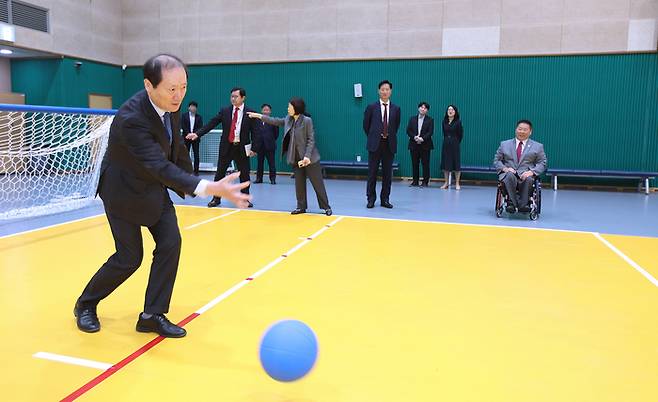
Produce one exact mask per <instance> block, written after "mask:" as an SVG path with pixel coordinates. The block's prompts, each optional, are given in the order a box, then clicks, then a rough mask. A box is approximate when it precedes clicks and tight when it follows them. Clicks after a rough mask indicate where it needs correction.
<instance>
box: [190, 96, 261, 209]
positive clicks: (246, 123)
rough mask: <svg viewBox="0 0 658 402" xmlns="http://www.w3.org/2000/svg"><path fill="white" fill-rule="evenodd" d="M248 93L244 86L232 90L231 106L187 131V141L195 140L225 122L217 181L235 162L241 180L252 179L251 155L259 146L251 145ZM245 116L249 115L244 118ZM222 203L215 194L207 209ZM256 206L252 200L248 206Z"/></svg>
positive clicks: (245, 190)
mask: <svg viewBox="0 0 658 402" xmlns="http://www.w3.org/2000/svg"><path fill="white" fill-rule="evenodd" d="M246 96H247V92H246V91H245V90H244V88H239V87H236V88H233V89H231V106H228V107H225V108H222V109H221V110H220V111H219V113H217V116H215V117H213V118H212V119H211V120H210V121H209V122H208V123H207V124H206V125H205V126H203V127H201V128H200V129H199V131H197V132H196V133H191V134H188V135H187V136H186V137H185V139H186V140H192V141H194V140H196V139H197V138H201V137H202V136H204V135H205V134H206V133H208V132H209V131H210V130H212V129H213V128H215V127H217V126H218V125H220V124H221V125H222V138H221V139H220V141H219V160H218V161H217V172H216V173H215V181H217V180H219V179H221V178H222V177H224V176H225V175H226V170H227V169H228V166H229V165H230V164H231V161H235V164H236V165H237V167H238V170H239V171H240V181H241V182H248V181H249V169H250V167H249V157H251V156H254V155H256V152H258V148H257V146H256V147H253V149H252V146H251V138H252V137H253V136H254V125H255V123H254V120H253V119H250V118H249V117H248V116H247V112H253V110H251V109H249V108H247V106H246V105H245V104H244V100H245V98H246ZM245 116H246V117H245ZM242 192H243V193H245V194H249V186H247V187H245V188H244V189H243V190H242ZM221 203H222V198H221V197H213V199H212V200H211V201H210V202H209V203H208V208H213V207H216V206H217V205H219V204H221ZM253 206H254V205H253V204H252V203H251V202H249V207H250V208H251V207H253Z"/></svg>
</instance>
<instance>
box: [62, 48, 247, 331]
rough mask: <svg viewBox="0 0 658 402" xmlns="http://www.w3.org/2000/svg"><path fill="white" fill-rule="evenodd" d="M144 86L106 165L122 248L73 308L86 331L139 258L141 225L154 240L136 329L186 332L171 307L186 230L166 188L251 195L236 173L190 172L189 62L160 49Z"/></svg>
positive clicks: (118, 125) (117, 131)
mask: <svg viewBox="0 0 658 402" xmlns="http://www.w3.org/2000/svg"><path fill="white" fill-rule="evenodd" d="M144 87H145V90H142V91H140V92H138V93H137V94H135V95H133V96H132V97H131V98H130V99H128V100H127V101H126V102H125V103H124V104H123V105H122V106H121V107H120V108H119V110H118V112H117V114H116V116H115V117H114V120H113V122H112V125H111V127H110V134H109V139H108V145H107V151H106V152H105V156H104V157H103V162H102V165H101V173H100V181H99V184H98V193H99V195H100V197H101V199H102V200H103V206H104V207H105V214H106V215H107V220H108V222H109V224H110V228H111V229H112V236H113V237H114V243H115V245H116V252H115V253H114V254H113V255H112V256H111V257H110V258H109V259H108V260H107V262H105V264H103V266H102V267H101V268H100V269H99V270H98V272H96V274H95V275H94V276H93V277H92V278H91V280H90V281H89V283H88V284H87V286H86V287H85V289H84V291H83V292H82V295H80V297H79V298H78V300H77V302H76V304H75V308H74V310H73V313H74V315H75V317H76V321H77V325H78V328H79V329H80V330H81V331H84V332H97V331H99V330H100V321H99V320H98V316H97V312H96V306H97V305H98V303H99V302H100V301H101V300H103V299H104V298H105V297H107V296H109V295H110V293H112V292H113V291H114V290H115V289H116V288H117V287H118V286H119V285H121V284H122V283H123V282H124V281H125V280H126V279H128V278H129V277H130V276H131V275H132V274H133V273H134V272H135V271H136V270H137V268H138V267H139V266H140V265H141V263H142V257H143V243H142V231H141V227H142V226H145V227H147V228H148V230H149V231H150V232H151V235H152V236H153V240H154V241H155V251H154V252H153V262H152V264H151V273H150V274H149V280H148V286H147V288H146V297H145V302H144V311H143V312H142V313H141V314H140V315H139V317H138V320H137V326H136V329H137V331H139V332H156V333H158V334H159V335H161V336H164V337H171V338H180V337H183V336H185V334H186V332H185V330H184V329H183V328H181V327H179V326H177V325H174V324H172V323H171V322H170V321H169V320H168V319H167V317H165V313H167V312H168V311H169V302H170V300H171V295H172V292H173V288H174V281H175V279H176V272H177V270H178V261H179V258H180V251H181V235H180V230H179V228H178V223H177V219H176V211H175V210H174V206H173V204H172V202H171V199H170V198H169V192H168V190H167V189H168V188H169V189H172V190H174V191H175V192H176V193H177V194H178V195H180V196H181V197H184V195H185V194H194V195H199V196H206V195H213V196H223V197H226V198H228V199H230V200H231V201H233V202H234V203H236V205H237V206H238V207H245V206H246V205H247V203H248V202H249V196H247V195H244V194H241V193H240V191H239V190H240V189H242V188H244V187H246V186H247V185H248V184H249V183H241V184H232V183H231V181H232V180H235V179H237V176H238V175H237V174H234V175H232V176H229V177H226V178H225V179H223V180H221V181H219V182H209V181H208V180H201V179H199V178H198V177H195V176H193V175H192V174H191V171H192V163H191V161H190V157H189V154H188V153H187V152H185V148H184V147H183V146H184V144H183V140H182V137H181V136H180V135H178V132H179V127H180V125H179V123H180V113H179V111H178V110H179V108H180V104H181V102H182V101H183V98H184V97H185V91H186V89H187V69H186V67H185V64H184V63H183V62H182V61H181V60H180V59H178V58H177V57H175V56H171V55H166V54H160V55H157V56H154V57H152V58H150V59H149V60H148V61H147V62H146V63H145V64H144Z"/></svg>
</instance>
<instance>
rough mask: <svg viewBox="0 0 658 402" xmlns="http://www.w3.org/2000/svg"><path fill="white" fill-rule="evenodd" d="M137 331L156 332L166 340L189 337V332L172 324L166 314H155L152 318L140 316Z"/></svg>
mask: <svg viewBox="0 0 658 402" xmlns="http://www.w3.org/2000/svg"><path fill="white" fill-rule="evenodd" d="M136 329H137V332H155V333H157V334H158V335H161V336H164V337H165V338H182V337H184V336H185V335H187V331H185V330H184V329H183V328H181V327H179V326H178V325H176V324H172V323H171V321H169V320H168V319H167V317H165V315H164V314H153V315H152V316H151V317H150V318H143V317H142V315H141V314H140V315H139V318H138V319H137V326H136Z"/></svg>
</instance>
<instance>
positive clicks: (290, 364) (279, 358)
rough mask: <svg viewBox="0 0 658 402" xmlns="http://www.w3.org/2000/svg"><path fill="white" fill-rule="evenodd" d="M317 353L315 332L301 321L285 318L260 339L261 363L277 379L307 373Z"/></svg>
mask: <svg viewBox="0 0 658 402" xmlns="http://www.w3.org/2000/svg"><path fill="white" fill-rule="evenodd" d="M317 357H318V341H317V338H316V337H315V333H313V330H312V329H311V328H309V327H308V325H306V324H304V323H303V322H301V321H297V320H284V321H279V322H277V323H275V324H273V325H272V326H271V327H269V328H268V329H267V331H265V334H264V335H263V339H262V340H261V342H260V363H261V365H262V366H263V369H265V372H267V374H268V375H269V376H270V377H272V378H273V379H275V380H277V381H283V382H290V381H295V380H298V379H300V378H302V377H304V376H305V375H306V374H307V373H308V372H309V371H311V369H312V368H313V365H314V364H315V360H316V358H317Z"/></svg>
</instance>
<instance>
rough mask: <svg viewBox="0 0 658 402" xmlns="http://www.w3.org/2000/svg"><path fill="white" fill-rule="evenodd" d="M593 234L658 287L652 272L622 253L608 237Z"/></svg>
mask: <svg viewBox="0 0 658 402" xmlns="http://www.w3.org/2000/svg"><path fill="white" fill-rule="evenodd" d="M592 234H593V235H594V237H596V238H597V239H599V240H601V242H602V243H603V244H605V245H606V246H608V248H609V249H610V250H612V251H614V252H615V254H617V255H618V256H620V257H621V259H622V260H624V261H626V262H627V263H628V265H630V266H631V267H633V268H634V269H635V270H636V271H637V272H639V273H640V274H642V276H644V277H645V278H647V279H648V280H649V282H651V283H653V284H654V286H656V287H658V280H657V279H656V278H654V277H653V276H652V275H651V274H650V273H648V272H647V271H646V270H645V269H644V268H642V267H641V266H640V265H639V264H638V263H636V262H635V261H633V260H631V259H630V258H629V257H628V256H627V255H626V254H624V253H622V252H621V251H620V250H619V249H618V248H617V247H615V246H613V245H612V243H610V242H609V241H607V240H606V239H604V238H603V236H601V235H600V234H599V233H592Z"/></svg>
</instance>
